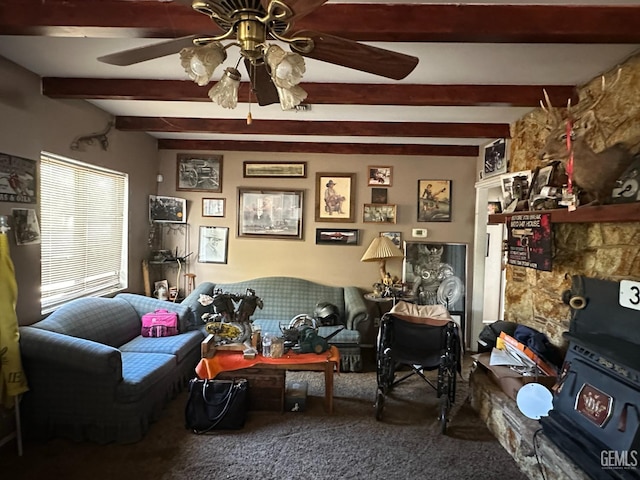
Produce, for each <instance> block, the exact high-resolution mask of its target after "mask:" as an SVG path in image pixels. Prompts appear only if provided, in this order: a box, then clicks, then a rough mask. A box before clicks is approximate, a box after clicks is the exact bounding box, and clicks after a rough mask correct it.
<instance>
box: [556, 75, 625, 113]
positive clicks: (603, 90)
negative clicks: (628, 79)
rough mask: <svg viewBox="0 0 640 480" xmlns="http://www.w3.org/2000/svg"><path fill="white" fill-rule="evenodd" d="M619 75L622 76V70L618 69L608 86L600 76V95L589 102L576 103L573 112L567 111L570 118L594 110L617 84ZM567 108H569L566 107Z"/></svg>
mask: <svg viewBox="0 0 640 480" xmlns="http://www.w3.org/2000/svg"><path fill="white" fill-rule="evenodd" d="M621 75H622V68H619V69H618V73H617V74H616V77H615V79H614V80H613V82H611V83H610V84H608V85H607V81H606V79H605V76H604V75H602V77H600V94H599V95H598V96H597V97H595V98H594V99H593V100H592V101H590V102H588V101H584V100H583V101H581V102H578V104H577V105H575V106H574V110H573V111H571V110H569V112H570V113H571V117H573V118H580V117H581V116H583V115H584V114H585V113H587V112H588V111H589V110H594V109H595V108H596V107H597V106H598V105H599V104H600V102H602V100H603V99H604V97H605V96H606V94H607V92H608V91H611V88H613V87H614V86H615V85H616V84H617V83H618V81H619V80H620V77H621ZM567 108H570V107H569V106H568V107H567Z"/></svg>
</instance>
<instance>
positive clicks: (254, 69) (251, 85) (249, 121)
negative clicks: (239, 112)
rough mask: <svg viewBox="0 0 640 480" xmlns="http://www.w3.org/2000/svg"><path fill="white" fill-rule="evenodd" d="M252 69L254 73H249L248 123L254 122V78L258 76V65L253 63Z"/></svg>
mask: <svg viewBox="0 0 640 480" xmlns="http://www.w3.org/2000/svg"><path fill="white" fill-rule="evenodd" d="M250 65H251V70H252V72H253V74H249V113H248V114H247V125H251V124H252V123H253V117H252V116H251V97H252V95H253V87H254V85H253V79H254V78H256V66H255V65H254V64H253V63H251V64H250Z"/></svg>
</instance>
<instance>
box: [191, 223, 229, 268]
mask: <svg viewBox="0 0 640 480" xmlns="http://www.w3.org/2000/svg"><path fill="white" fill-rule="evenodd" d="M228 248H229V228H228V227H207V226H201V227H200V237H199V243H198V262H200V263H227V250H228Z"/></svg>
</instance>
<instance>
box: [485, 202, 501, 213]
mask: <svg viewBox="0 0 640 480" xmlns="http://www.w3.org/2000/svg"><path fill="white" fill-rule="evenodd" d="M487 213H488V214H489V215H495V214H496V213H502V205H501V204H500V202H488V203H487Z"/></svg>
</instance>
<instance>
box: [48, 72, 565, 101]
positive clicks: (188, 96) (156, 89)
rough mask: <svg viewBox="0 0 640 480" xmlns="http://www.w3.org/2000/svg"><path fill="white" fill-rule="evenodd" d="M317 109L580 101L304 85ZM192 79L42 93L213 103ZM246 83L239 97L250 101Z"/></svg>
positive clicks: (512, 90) (515, 89) (536, 93)
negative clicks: (329, 107)
mask: <svg viewBox="0 0 640 480" xmlns="http://www.w3.org/2000/svg"><path fill="white" fill-rule="evenodd" d="M302 87H303V88H304V89H305V90H306V91H307V93H308V94H309V96H308V97H307V102H306V103H309V104H312V105H313V104H315V105H407V106H426V105H429V106H488V105H503V106H512V107H535V106H538V105H539V102H540V100H541V99H542V98H543V93H542V89H543V88H544V89H546V91H547V92H548V93H549V97H550V99H551V101H552V103H553V104H554V105H564V104H566V103H567V100H568V99H571V101H572V103H573V104H575V103H577V102H578V97H577V94H576V91H575V88H574V87H572V86H564V85H417V84H400V83H395V84H390V83H388V84H352V83H303V84H302ZM209 88H210V86H206V87H199V86H198V85H196V84H195V83H194V82H192V81H190V80H146V79H100V78H55V77H46V78H43V79H42V92H43V94H44V95H46V96H48V97H51V98H67V99H100V100H156V101H185V102H210V101H211V100H210V99H209V97H208V96H207V90H208V89H209ZM248 89H249V85H248V83H243V84H242V85H241V87H240V92H239V95H238V96H239V98H240V99H242V98H248V96H249V93H248Z"/></svg>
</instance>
